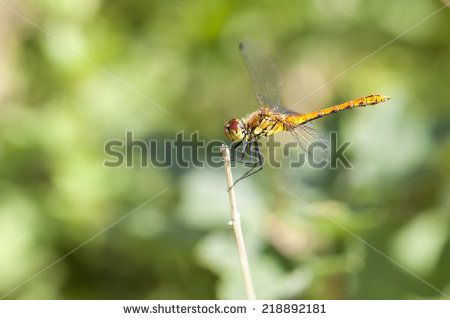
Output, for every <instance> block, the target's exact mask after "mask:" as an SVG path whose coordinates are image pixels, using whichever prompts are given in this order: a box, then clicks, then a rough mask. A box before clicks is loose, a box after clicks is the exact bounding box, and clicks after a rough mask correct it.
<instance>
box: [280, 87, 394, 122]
mask: <svg viewBox="0 0 450 320" xmlns="http://www.w3.org/2000/svg"><path fill="white" fill-rule="evenodd" d="M390 98H391V97H389V96H383V95H379V94H374V95H371V96H367V97H363V98H359V99H355V100H351V101H348V102H345V103H343V104H339V105H336V106H333V107H330V108H326V109H322V110H319V111H314V112H310V113H305V114H293V115H290V116H288V117H287V118H286V120H287V121H289V122H293V123H295V124H297V125H298V124H302V123H305V122H308V121H311V120H314V119H317V118H321V117H323V116H326V115H329V114H332V113H336V112H339V111H342V110H347V109H353V108H357V107H365V106H369V105H375V104H378V103H381V102H384V101H387V100H389V99H390Z"/></svg>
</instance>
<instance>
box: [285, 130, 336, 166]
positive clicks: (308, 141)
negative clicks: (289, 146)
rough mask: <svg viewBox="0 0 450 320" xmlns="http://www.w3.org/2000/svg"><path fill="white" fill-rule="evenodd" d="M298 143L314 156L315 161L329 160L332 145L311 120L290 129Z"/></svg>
mask: <svg viewBox="0 0 450 320" xmlns="http://www.w3.org/2000/svg"><path fill="white" fill-rule="evenodd" d="M288 131H289V132H290V133H291V134H292V135H293V136H294V137H295V139H296V140H297V143H298V145H299V146H300V147H301V148H302V149H303V151H305V152H306V153H308V154H309V155H310V156H312V157H313V159H314V161H315V162H321V161H323V160H325V161H329V159H330V151H331V145H330V141H329V140H328V139H327V138H326V137H325V136H324V135H323V133H322V132H320V131H318V130H316V129H315V128H314V125H313V124H312V123H311V122H306V123H302V124H301V125H298V126H295V127H292V128H291V129H289V130H288Z"/></svg>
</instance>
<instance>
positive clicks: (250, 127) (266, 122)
mask: <svg viewBox="0 0 450 320" xmlns="http://www.w3.org/2000/svg"><path fill="white" fill-rule="evenodd" d="M239 50H240V52H241V55H242V58H243V59H244V62H245V64H246V66H247V69H248V72H249V74H250V78H251V81H252V84H253V89H254V93H255V96H256V100H257V101H258V104H259V109H258V110H257V111H255V112H253V113H251V114H249V115H247V116H246V117H244V118H242V119H241V120H239V119H237V118H233V119H231V120H230V121H228V122H227V123H226V124H225V128H224V130H225V135H226V136H227V138H228V139H229V140H230V141H231V142H233V143H234V145H232V147H231V149H232V150H234V151H235V152H236V153H237V154H238V156H237V157H233V160H235V161H238V162H242V163H245V164H246V165H248V166H249V167H250V169H249V170H248V171H247V172H246V173H244V175H242V176H241V177H240V178H239V179H237V180H236V181H235V182H234V184H233V186H234V185H235V184H236V183H237V182H238V181H241V180H243V179H245V178H247V177H249V176H251V175H253V174H255V173H257V172H259V171H261V170H262V169H263V166H264V163H263V158H262V156H261V151H260V147H259V143H258V142H259V140H260V139H262V138H265V137H268V136H272V135H274V134H277V133H279V132H282V131H287V132H289V133H291V134H292V135H293V136H294V138H295V139H296V141H297V143H298V145H299V146H300V147H301V148H302V149H303V150H304V151H305V152H308V149H309V148H310V147H311V146H313V145H314V144H315V143H322V146H323V145H325V146H327V148H328V146H329V142H328V140H326V138H325V137H324V136H323V134H321V132H319V131H318V130H316V129H315V128H314V126H313V125H312V123H311V121H312V120H315V119H318V118H321V117H323V116H326V115H329V114H333V113H336V112H339V111H342V110H348V109H352V108H357V107H365V106H370V105H376V104H379V103H381V102H384V101H387V100H389V99H390V97H389V96H385V95H378V94H377V95H370V96H366V97H362V98H359V99H355V100H351V101H348V102H345V103H342V104H339V105H335V106H332V107H329V108H326V109H321V110H318V111H314V112H309V113H303V114H302V113H297V112H294V111H291V110H289V109H286V108H284V107H282V106H280V100H281V92H282V87H283V77H282V75H281V72H280V70H279V69H278V67H277V65H276V64H275V62H274V61H273V60H272V58H271V57H270V55H269V54H268V53H267V52H266V51H265V50H264V49H263V48H262V47H261V46H260V45H259V44H257V43H256V42H255V41H253V40H250V39H247V40H244V41H242V42H241V43H239ZM239 147H241V148H240V149H239ZM246 154H248V155H249V157H250V161H245V160H244V156H245V155H246Z"/></svg>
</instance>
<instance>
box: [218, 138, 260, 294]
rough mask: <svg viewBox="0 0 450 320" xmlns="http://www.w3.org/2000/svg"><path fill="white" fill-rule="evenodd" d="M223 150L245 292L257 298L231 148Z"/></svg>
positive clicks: (232, 220) (223, 146)
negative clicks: (238, 200)
mask: <svg viewBox="0 0 450 320" xmlns="http://www.w3.org/2000/svg"><path fill="white" fill-rule="evenodd" d="M220 151H222V154H223V159H224V162H225V172H226V174H227V184H228V196H229V198H230V205H231V224H232V226H233V230H234V237H235V238H236V244H237V248H238V253H239V260H240V262H241V270H242V276H243V277H244V286H245V292H246V293H247V299H249V300H255V299H256V297H255V290H254V289H253V282H252V276H251V273H250V267H249V264H248V259H247V251H246V250H245V244H244V236H243V234H242V229H241V216H240V214H239V212H238V211H237V208H236V198H235V196H234V188H233V177H232V176H231V165H230V150H229V149H228V147H227V146H225V145H222V147H221V148H220Z"/></svg>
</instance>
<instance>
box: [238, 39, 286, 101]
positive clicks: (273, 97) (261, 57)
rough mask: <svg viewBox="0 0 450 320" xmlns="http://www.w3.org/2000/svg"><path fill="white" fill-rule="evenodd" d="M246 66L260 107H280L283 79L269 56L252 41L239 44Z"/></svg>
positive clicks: (247, 40)
mask: <svg viewBox="0 0 450 320" xmlns="http://www.w3.org/2000/svg"><path fill="white" fill-rule="evenodd" d="M239 49H240V50H241V54H242V57H243V58H244V61H245V64H246V65H247V69H248V72H249V73H250V78H251V79H252V83H253V89H254V91H255V95H256V99H257V100H258V102H259V104H260V106H262V107H269V108H278V107H279V105H280V99H281V91H282V87H283V77H282V75H281V72H280V70H279V69H278V67H277V65H276V64H275V62H273V60H272V58H271V57H270V55H269V54H268V53H267V52H266V51H265V50H264V49H263V48H262V47H261V46H260V45H258V44H257V43H256V42H254V41H253V40H249V39H246V40H244V41H242V42H241V43H240V44H239Z"/></svg>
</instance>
